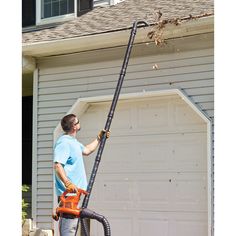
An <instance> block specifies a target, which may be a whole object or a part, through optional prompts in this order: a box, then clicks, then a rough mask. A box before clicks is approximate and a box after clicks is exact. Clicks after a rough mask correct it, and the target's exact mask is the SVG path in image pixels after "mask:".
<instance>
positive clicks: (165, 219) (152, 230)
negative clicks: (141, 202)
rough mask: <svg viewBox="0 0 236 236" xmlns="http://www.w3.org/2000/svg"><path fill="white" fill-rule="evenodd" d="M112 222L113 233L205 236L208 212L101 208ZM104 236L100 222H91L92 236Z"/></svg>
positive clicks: (139, 235) (113, 234)
mask: <svg viewBox="0 0 236 236" xmlns="http://www.w3.org/2000/svg"><path fill="white" fill-rule="evenodd" d="M97 212H98V213H101V214H102V215H105V216H106V218H107V219H108V220H109V223H110V225H111V232H112V236H121V235H122V236H130V235H135V236H176V235H180V236H183V235H186V236H202V235H207V223H206V222H207V215H206V214H205V213H186V212H154V211H149V212H148V211H127V210H118V211H116V213H114V212H113V211H109V210H108V211H107V210H102V209H98V211H97ZM95 235H98V236H103V235H104V233H103V228H102V226H101V224H100V223H97V222H96V221H91V236H95Z"/></svg>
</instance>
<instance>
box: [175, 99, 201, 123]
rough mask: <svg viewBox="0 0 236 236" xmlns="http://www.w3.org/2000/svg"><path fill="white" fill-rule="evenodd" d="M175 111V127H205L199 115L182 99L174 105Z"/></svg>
mask: <svg viewBox="0 0 236 236" xmlns="http://www.w3.org/2000/svg"><path fill="white" fill-rule="evenodd" d="M172 106H173V109H174V112H173V114H174V116H173V117H174V125H175V126H181V127H188V126H190V127H191V126H193V125H196V126H198V125H199V126H201V125H203V122H202V119H201V117H200V116H199V115H197V114H196V113H194V112H193V111H192V108H191V107H190V106H188V105H187V104H186V103H185V102H184V101H183V100H182V99H178V100H177V99H176V100H175V101H174V102H173V103H172Z"/></svg>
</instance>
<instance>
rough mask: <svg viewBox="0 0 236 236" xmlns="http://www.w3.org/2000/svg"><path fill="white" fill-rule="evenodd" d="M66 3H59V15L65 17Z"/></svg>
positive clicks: (64, 0) (63, 1)
mask: <svg viewBox="0 0 236 236" xmlns="http://www.w3.org/2000/svg"><path fill="white" fill-rule="evenodd" d="M68 5H69V4H68V2H67V1H66V0H62V1H61V2H60V15H65V14H67V12H68Z"/></svg>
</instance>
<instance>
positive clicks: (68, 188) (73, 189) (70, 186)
mask: <svg viewBox="0 0 236 236" xmlns="http://www.w3.org/2000/svg"><path fill="white" fill-rule="evenodd" d="M65 186H66V191H67V192H68V193H77V192H78V188H77V187H76V186H75V185H74V184H73V183H71V182H70V181H69V180H68V181H66V183H65Z"/></svg>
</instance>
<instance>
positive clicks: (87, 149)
mask: <svg viewBox="0 0 236 236" xmlns="http://www.w3.org/2000/svg"><path fill="white" fill-rule="evenodd" d="M99 143H100V140H99V138H96V139H95V140H94V141H92V142H91V143H90V144H88V145H86V146H85V147H84V151H83V155H85V156H88V155H89V154H91V153H92V152H94V151H95V150H96V148H97V146H98V144H99Z"/></svg>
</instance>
